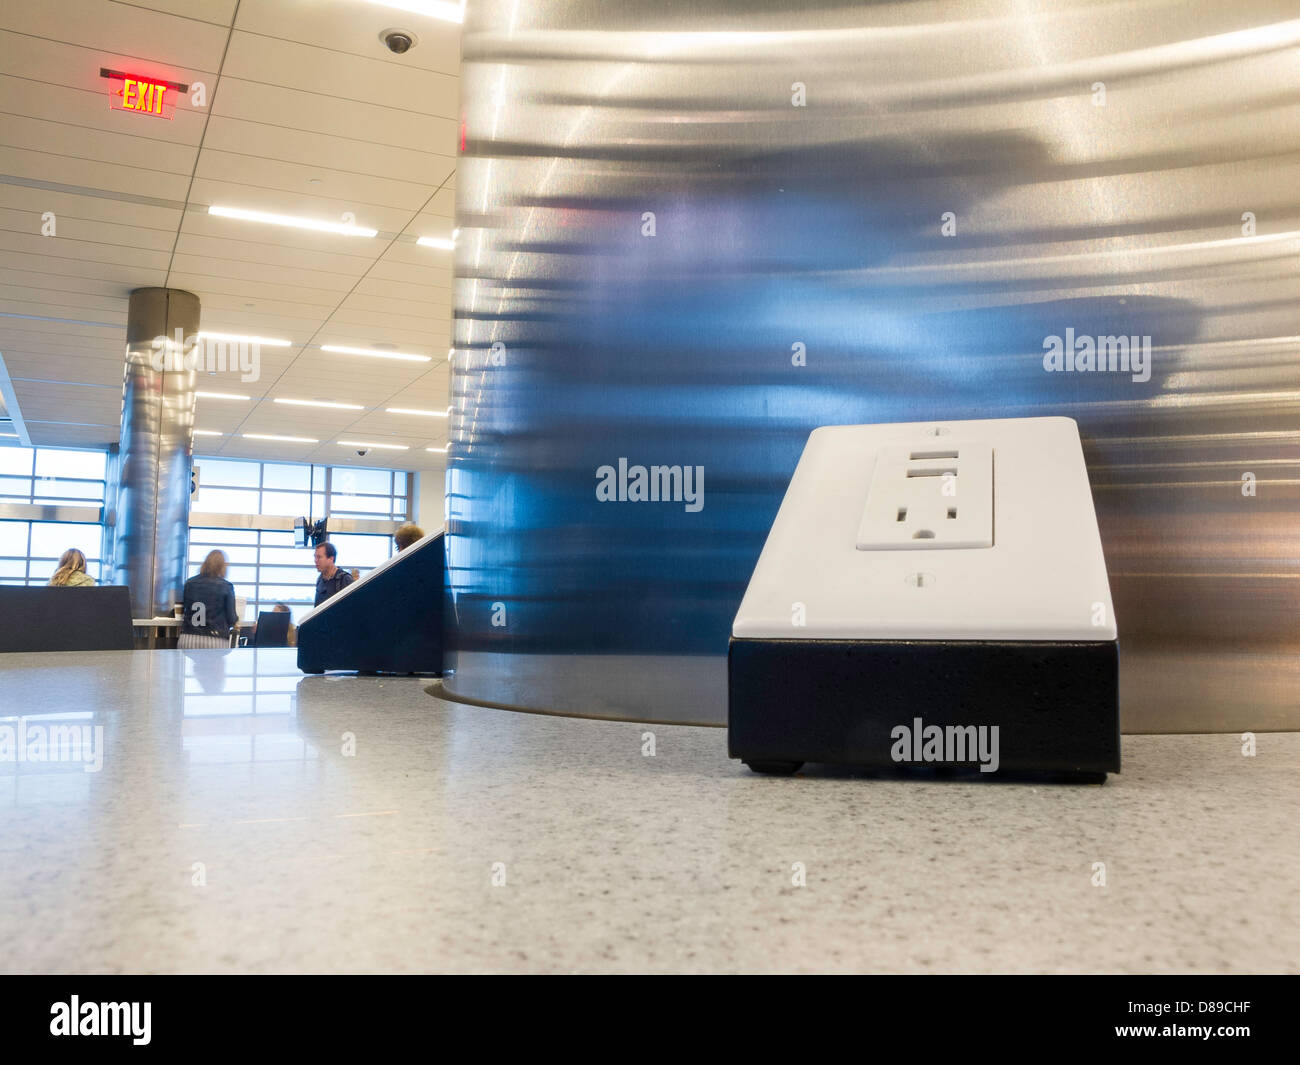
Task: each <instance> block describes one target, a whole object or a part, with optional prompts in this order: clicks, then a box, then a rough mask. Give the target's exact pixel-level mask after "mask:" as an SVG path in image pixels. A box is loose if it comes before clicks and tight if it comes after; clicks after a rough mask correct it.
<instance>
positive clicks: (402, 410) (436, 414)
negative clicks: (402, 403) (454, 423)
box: [387, 407, 451, 418]
mask: <svg viewBox="0 0 1300 1065" xmlns="http://www.w3.org/2000/svg"><path fill="white" fill-rule="evenodd" d="M387 410H388V413H389V414H420V415H423V416H424V417H426V418H450V417H451V408H450V407H448V408H447V409H446V410H416V409H415V408H413V407H389V408H387Z"/></svg>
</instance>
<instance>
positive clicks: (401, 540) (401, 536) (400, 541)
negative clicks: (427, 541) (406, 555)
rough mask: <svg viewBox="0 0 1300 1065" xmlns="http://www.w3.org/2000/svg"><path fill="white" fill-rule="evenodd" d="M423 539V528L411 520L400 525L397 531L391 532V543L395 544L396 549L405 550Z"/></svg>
mask: <svg viewBox="0 0 1300 1065" xmlns="http://www.w3.org/2000/svg"><path fill="white" fill-rule="evenodd" d="M423 539H424V530H423V529H421V528H420V527H419V526H418V525H416V524H415V523H414V522H411V521H408V522H407V523H406V524H405V525H402V526H400V527H399V528H398V530H397V532H395V533H393V543H395V544H396V545H397V550H398V551H405V550H406V549H407V548H408V547H410V546H411V545H412V544H413V543H415V542H416V541H418V540H423Z"/></svg>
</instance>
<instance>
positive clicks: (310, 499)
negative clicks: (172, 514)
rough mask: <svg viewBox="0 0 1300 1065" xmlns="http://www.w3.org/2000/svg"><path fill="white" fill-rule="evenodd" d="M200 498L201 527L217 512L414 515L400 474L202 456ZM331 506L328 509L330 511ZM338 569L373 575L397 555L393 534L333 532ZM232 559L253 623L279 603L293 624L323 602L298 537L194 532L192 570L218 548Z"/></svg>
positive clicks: (211, 528) (309, 555)
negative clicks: (296, 542)
mask: <svg viewBox="0 0 1300 1065" xmlns="http://www.w3.org/2000/svg"><path fill="white" fill-rule="evenodd" d="M194 462H195V465H197V466H198V467H199V494H198V496H197V497H196V498H195V500H194V502H193V513H194V515H195V517H196V518H197V519H198V520H199V521H200V522H202V521H203V519H204V517H205V516H212V515H217V514H238V515H241V516H243V515H270V516H277V517H308V516H310V517H313V518H320V517H326V518H340V517H341V518H370V519H377V520H380V521H389V520H397V521H403V520H405V519H406V517H407V515H408V513H409V507H410V491H411V476H410V474H408V473H405V472H403V471H401V470H396V471H395V470H375V469H353V468H351V467H325V466H302V465H296V464H292V463H279V462H249V461H241V460H238V459H208V458H201V457H196V458H195V459H194ZM327 502H328V505H327ZM330 542H331V543H333V544H334V546H335V547H337V548H338V551H339V556H338V564H339V566H340V567H341V568H343V569H346V570H353V569H355V570H358V571H360V572H361V573H363V574H364V573H367V572H369V571H370V570H372V569H374V567H375V566H378V565H379V564H380V563H381V562H384V561H385V560H386V559H387V558H388V557H389V556H390V555H391V554H392V553H393V551H394V547H393V538H392V536H390V535H388V534H386V533H384V534H371V533H347V532H340V533H333V532H332V533H330ZM214 548H215V549H219V550H222V551H224V552H225V553H226V558H227V561H228V563H229V567H228V570H227V577H228V579H229V580H230V582H231V583H232V584H233V585H234V586H235V594H236V595H240V596H243V597H245V599H246V600H247V602H246V605H245V607H244V615H243V618H242V620H243V621H245V622H252V621H255V620H256V619H257V615H258V613H259V612H260V611H263V610H270V609H271V608H272V607H274V606H275V604H276V603H284V604H285V606H287V607H288V608H289V612H290V614H291V615H292V617H293V620H294V623H295V624H297V622H298V620H299V618H300V617H301V616H302V615H303V614H304V613H306V612H307V611H308V610H310V609H311V608H312V605H313V603H314V602H315V599H316V578H317V576H318V575H317V573H316V565H315V561H314V557H313V552H312V550H311V548H300V547H295V546H294V544H293V533H291V532H288V531H281V530H271V529H246V528H237V527H225V526H215V525H212V524H207V523H205V524H203V525H201V526H194V527H192V528H191V529H190V555H189V566H190V572H191V573H193V572H195V571H197V568H198V567H199V565H201V564H202V562H203V559H204V556H206V555H207V553H208V552H209V551H211V550H213V549H214Z"/></svg>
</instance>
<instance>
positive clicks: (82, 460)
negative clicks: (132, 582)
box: [0, 447, 108, 585]
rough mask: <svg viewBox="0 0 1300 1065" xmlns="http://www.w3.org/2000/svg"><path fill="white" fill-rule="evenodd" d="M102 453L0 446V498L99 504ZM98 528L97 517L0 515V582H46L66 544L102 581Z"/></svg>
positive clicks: (103, 470) (105, 461)
mask: <svg viewBox="0 0 1300 1065" xmlns="http://www.w3.org/2000/svg"><path fill="white" fill-rule="evenodd" d="M107 469H108V455H107V453H106V452H103V451H75V450H65V449H62V448H46V447H41V448H32V447H0V504H5V503H17V504H40V505H47V506H74V507H102V506H103V505H104V483H105V478H106V476H107ZM103 540H104V529H103V526H102V525H101V524H99V523H98V522H69V521H62V522H61V521H28V520H25V519H2V518H0V584H27V585H42V584H48V583H49V580H50V577H51V576H53V574H54V571H55V570H56V569H57V568H58V565H59V556H60V555H62V554H63V552H64V551H66V550H67V549H68V548H70V547H75V548H78V549H79V550H80V551H81V552H82V554H84V555H85V556H86V572H88V573H89V574H90V576H91V577H93V578H94V579H95V580H96V581H102V579H103V574H102V573H101V561H102V558H101V548H102V545H103Z"/></svg>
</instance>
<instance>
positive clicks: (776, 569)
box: [732, 418, 1116, 641]
mask: <svg viewBox="0 0 1300 1065" xmlns="http://www.w3.org/2000/svg"><path fill="white" fill-rule="evenodd" d="M952 452H956V454H957V458H956V460H955V466H953V467H952V468H955V469H956V470H957V473H956V475H955V482H956V483H955V491H956V496H955V497H952V496H944V495H942V494H941V490H939V489H938V487H937V486H939V485H942V483H943V474H942V472H940V473H938V474H935V473H930V474H929V476H922V477H913V478H910V479H909V478H908V477H907V476H906V473H907V469H908V468H909V467H910V468H913V469H923V470H928V471H933V470H941V471H942V470H944V469H947V468H949V467H948V466H945V463H953V462H954V460H952V459H951V458H924V459H913V458H912V455H914V454H923V453H931V454H939V453H952ZM900 464H901V466H900ZM909 480H911V481H925V482H926V484H925V485H924V486H919V485H918V486H911V485H909V484H908V483H907V482H908V481H909ZM985 484H987V488H985V487H984V486H985ZM909 493H915V494H914V495H913V494H909ZM954 499H955V503H953V502H952V501H953V500H954ZM953 505H955V507H956V511H957V516H956V517H955V518H949V517H947V513H948V508H949V506H953ZM900 507H906V508H907V514H906V515H905V516H904V520H903V521H901V522H900V521H899V520H898V511H899V508H900ZM914 507H915V508H919V509H917V510H913V508H914ZM968 508H969V509H968ZM985 508H987V509H985ZM913 518H915V519H916V523H914V522H913V520H912V519H913ZM891 519H892V520H891ZM922 521H924V524H921V522H922ZM943 522H953V523H956V524H954V525H951V526H950V527H949V529H948V530H945V529H944V527H943V525H942V523H943ZM933 525H939V526H940V527H939V528H931V526H933ZM922 529H924V530H928V531H931V532H934V533H935V536H934V537H933V538H931V537H921V538H915V539H914V537H913V534H914V533H915V532H917V531H918V530H922ZM914 546H923V547H924V549H923V550H904V549H903V548H912V547H914ZM732 635H733V636H735V637H736V638H738V639H743V638H750V639H791V640H809V639H827V640H832V639H839V640H851V639H871V640H881V639H912V640H1083V641H1093V640H1114V639H1115V638H1116V628H1115V616H1114V608H1113V606H1112V604H1111V596H1110V585H1109V582H1108V580H1107V577H1106V561H1105V558H1104V556H1103V554H1102V548H1101V535H1100V533H1099V532H1098V529H1097V517H1096V513H1095V512H1094V510H1093V505H1092V491H1091V488H1090V486H1089V484H1088V471H1087V467H1086V466H1085V464H1084V459H1083V447H1082V445H1081V444H1080V441H1079V429H1078V426H1077V425H1076V424H1075V423H1074V421H1073V420H1072V419H1070V418H1001V419H989V420H979V421H954V422H910V423H905V424H893V425H840V426H827V427H824V428H821V429H817V430H814V431H813V433H812V435H811V436H810V437H809V438H808V443H807V446H806V447H805V448H804V452H803V455H802V457H801V458H800V459H799V465H798V467H797V468H796V469H795V472H794V476H793V477H792V478H791V481H790V486H789V488H788V489H787V490H786V494H785V499H784V501H783V502H782V504H781V509H780V511H779V512H778V513H777V516H776V520H775V522H773V525H772V530H771V532H770V533H769V534H768V538H767V543H766V544H765V545H764V547H763V552H762V554H761V555H760V557H759V560H758V564H757V566H756V567H755V568H754V575H753V577H752V578H751V580H750V582H749V587H748V588H747V589H746V591H745V597H744V599H743V600H742V602H741V605H740V610H739V612H738V613H737V615H736V620H735V623H734V625H733V626H732Z"/></svg>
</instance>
